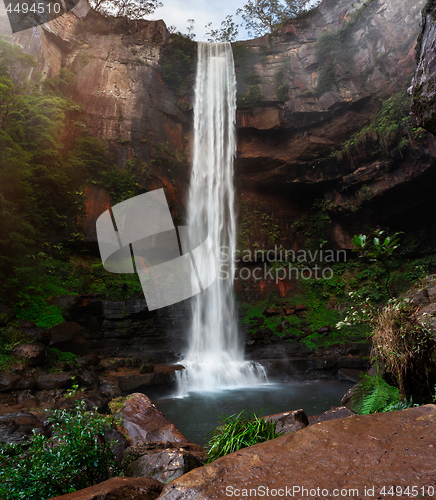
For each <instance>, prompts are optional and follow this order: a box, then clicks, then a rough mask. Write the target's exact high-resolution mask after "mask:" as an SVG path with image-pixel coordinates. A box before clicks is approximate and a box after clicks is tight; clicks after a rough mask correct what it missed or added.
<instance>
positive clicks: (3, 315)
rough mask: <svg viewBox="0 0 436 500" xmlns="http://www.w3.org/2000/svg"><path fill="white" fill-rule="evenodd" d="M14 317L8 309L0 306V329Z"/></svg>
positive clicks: (2, 305)
mask: <svg viewBox="0 0 436 500" xmlns="http://www.w3.org/2000/svg"><path fill="white" fill-rule="evenodd" d="M14 316H15V312H14V311H13V310H12V309H11V308H10V307H8V306H5V305H4V304H0V328H1V327H3V326H6V325H7V324H8V323H9V321H11V319H12V318H14Z"/></svg>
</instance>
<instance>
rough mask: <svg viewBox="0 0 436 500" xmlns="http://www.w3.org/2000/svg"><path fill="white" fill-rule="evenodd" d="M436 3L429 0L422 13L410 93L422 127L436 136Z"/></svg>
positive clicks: (415, 113)
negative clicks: (415, 65)
mask: <svg viewBox="0 0 436 500" xmlns="http://www.w3.org/2000/svg"><path fill="white" fill-rule="evenodd" d="M435 19H436V2H435V1H434V0H429V1H428V2H427V4H426V6H425V8H424V9H423V11H422V18H421V33H420V35H419V37H418V43H417V46H416V60H417V63H418V65H417V68H416V71H415V74H414V76H413V80H412V85H411V87H410V88H409V92H410V94H411V95H412V112H413V114H414V115H415V117H416V120H417V122H418V123H419V124H420V125H421V127H423V128H425V129H427V130H428V131H429V132H431V133H432V134H436V120H435V118H436V116H435V115H436V100H435V84H436V64H435V58H434V55H435V49H434V43H435V38H436V25H435Z"/></svg>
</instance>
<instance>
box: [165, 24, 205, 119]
mask: <svg viewBox="0 0 436 500" xmlns="http://www.w3.org/2000/svg"><path fill="white" fill-rule="evenodd" d="M196 47H197V45H196V43H195V42H194V41H193V40H191V39H190V38H189V37H188V36H185V35H182V34H181V33H174V34H172V35H171V38H170V41H169V43H168V44H167V46H166V49H165V53H164V56H163V58H162V65H161V68H162V78H163V80H164V82H165V83H166V84H167V85H168V87H169V88H170V89H171V90H172V91H173V92H174V95H175V96H176V98H177V102H176V104H177V105H178V106H179V107H181V109H183V104H182V103H183V102H184V98H186V96H187V95H191V94H192V87H193V77H194V58H195V56H196V50H197V49H196Z"/></svg>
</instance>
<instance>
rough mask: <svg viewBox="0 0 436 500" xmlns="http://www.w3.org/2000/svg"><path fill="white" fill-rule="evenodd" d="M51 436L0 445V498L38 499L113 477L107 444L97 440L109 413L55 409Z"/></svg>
mask: <svg viewBox="0 0 436 500" xmlns="http://www.w3.org/2000/svg"><path fill="white" fill-rule="evenodd" d="M49 420H50V421H51V422H53V437H51V438H47V437H46V436H44V435H42V434H34V435H33V436H32V437H31V439H30V441H29V442H26V443H18V444H17V443H11V444H2V445H0V498H2V500H42V499H48V498H52V497H53V496H58V495H63V494H65V493H70V492H73V491H77V490H80V489H82V488H87V487H88V486H92V485H94V484H97V483H99V482H101V481H105V480H106V479H108V478H110V477H112V476H114V475H116V472H117V470H116V467H115V462H114V459H113V454H112V452H111V448H110V446H111V443H110V442H108V440H105V439H104V438H103V435H104V433H105V432H106V431H109V430H110V429H111V427H112V417H107V416H102V415H99V414H98V413H97V412H96V411H86V404H85V402H84V401H81V402H78V403H76V406H75V408H74V409H72V410H55V411H54V412H53V415H52V416H51V417H50V418H49Z"/></svg>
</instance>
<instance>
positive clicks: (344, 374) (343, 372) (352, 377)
mask: <svg viewBox="0 0 436 500" xmlns="http://www.w3.org/2000/svg"><path fill="white" fill-rule="evenodd" d="M361 373H362V372H361V370H353V369H352V368H340V369H339V370H338V378H339V380H346V381H348V382H354V383H356V382H358V381H359V379H360V374H361Z"/></svg>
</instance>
